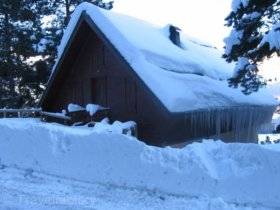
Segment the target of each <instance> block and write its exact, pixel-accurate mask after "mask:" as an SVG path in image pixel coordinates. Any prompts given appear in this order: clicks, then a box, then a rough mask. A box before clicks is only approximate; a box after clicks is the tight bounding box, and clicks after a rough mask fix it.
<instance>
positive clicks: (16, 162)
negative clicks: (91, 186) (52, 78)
mask: <svg viewBox="0 0 280 210" xmlns="http://www.w3.org/2000/svg"><path fill="white" fill-rule="evenodd" d="M0 132H1V136H0V149H1V150H0V158H1V163H0V165H1V164H4V165H8V166H11V167H18V168H22V169H32V170H34V171H38V172H42V173H47V174H53V175H58V176H63V177H69V178H73V179H76V180H82V181H87V182H91V183H106V184H110V185H113V186H121V187H128V188H132V189H135V188H137V189H147V190H152V191H160V192H165V193H168V194H172V195H182V196H198V197H211V198H217V197H221V198H222V199H223V200H225V201H227V202H231V203H237V204H251V205H260V204H261V205H262V206H264V207H268V208H269V207H271V208H273V207H280V195H279V189H280V182H279V177H280V151H277V150H271V149H268V148H266V147H262V146H260V145H255V144H225V143H222V142H221V141H204V142H203V143H194V144H191V145H188V146H186V147H185V148H183V149H175V148H156V147H151V146H147V145H145V144H144V143H142V142H140V141H138V140H137V139H135V138H132V137H129V136H125V135H121V134H117V133H112V132H104V131H102V132H98V130H95V129H94V128H86V127H65V126H62V125H56V124H45V123H41V122H38V121H35V120H31V119H16V120H14V119H2V120H0Z"/></svg>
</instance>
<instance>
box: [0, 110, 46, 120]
mask: <svg viewBox="0 0 280 210" xmlns="http://www.w3.org/2000/svg"><path fill="white" fill-rule="evenodd" d="M41 111H42V110H41V109H39V108H38V109H37V108H32V109H0V118H7V117H9V118H12V117H19V118H21V117H36V116H40V115H41Z"/></svg>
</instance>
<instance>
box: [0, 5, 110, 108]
mask: <svg viewBox="0 0 280 210" xmlns="http://www.w3.org/2000/svg"><path fill="white" fill-rule="evenodd" d="M81 2H83V1H82V0H40V1H36V0H13V1H7V0H0V108H3V107H10V108H17V107H22V106H34V105H36V103H37V102H38V99H39V98H40V96H41V94H42V92H43V90H44V89H45V85H46V83H47V80H48V77H49V74H50V69H51V67H52V65H53V64H54V60H55V57H56V48H57V45H58V44H59V41H60V39H61V37H62V34H63V29H64V28H65V27H66V24H67V23H68V21H69V18H70V14H71V13H72V11H73V10H74V8H75V7H76V6H77V5H78V4H79V3H81ZM88 2H92V3H94V4H96V5H98V6H100V7H103V8H105V9H111V8H112V5H113V3H112V2H108V3H104V2H103V1H102V0H96V1H88Z"/></svg>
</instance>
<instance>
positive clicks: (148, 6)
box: [113, 0, 280, 81]
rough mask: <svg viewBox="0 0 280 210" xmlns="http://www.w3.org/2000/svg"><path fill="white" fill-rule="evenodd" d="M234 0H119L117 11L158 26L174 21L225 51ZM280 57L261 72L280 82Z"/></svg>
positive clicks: (188, 32)
mask: <svg viewBox="0 0 280 210" xmlns="http://www.w3.org/2000/svg"><path fill="white" fill-rule="evenodd" d="M231 1H232V0H169V1H167V0H115V2H114V8H113V10H114V11H116V12H120V13H124V14H127V15H130V16H133V17H137V18H139V19H143V20H146V21H148V22H151V23H154V24H157V25H162V26H164V25H166V24H173V25H175V26H177V27H179V28H181V29H182V30H183V31H184V33H186V34H188V35H190V36H193V37H195V38H197V39H200V40H202V41H203V42H206V43H209V44H210V45H213V46H216V47H217V48H219V49H220V50H223V47H224V43H223V39H224V38H225V37H226V36H227V35H228V34H229V32H230V29H229V28H228V27H226V26H225V25H224V24H225V21H224V19H225V17H227V15H228V14H229V13H230V9H231ZM279 67H280V59H279V58H274V59H271V60H270V61H268V62H265V63H264V64H263V65H262V67H261V69H262V71H261V74H262V75H263V76H264V77H265V78H267V79H269V78H275V77H276V78H278V81H280V69H279Z"/></svg>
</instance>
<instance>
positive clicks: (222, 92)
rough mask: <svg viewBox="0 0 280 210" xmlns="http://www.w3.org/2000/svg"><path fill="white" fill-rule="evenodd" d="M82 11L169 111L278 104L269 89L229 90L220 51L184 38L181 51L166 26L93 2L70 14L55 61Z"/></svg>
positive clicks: (229, 69)
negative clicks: (247, 91)
mask: <svg viewBox="0 0 280 210" xmlns="http://www.w3.org/2000/svg"><path fill="white" fill-rule="evenodd" d="M82 12H86V13H87V15H88V16H89V17H90V18H91V19H92V20H93V21H94V23H95V24H96V25H97V26H98V27H99V29H100V30H101V31H102V32H103V33H104V35H105V36H106V37H107V38H108V39H109V40H110V42H111V43H112V44H113V45H114V46H115V47H116V49H117V50H118V51H119V52H120V53H121V55H122V56H123V57H124V58H125V60H126V61H127V62H128V63H129V65H130V66H131V67H132V68H133V69H134V71H135V72H136V73H137V74H138V75H139V77H140V78H141V79H142V80H143V81H144V82H145V84H146V85H147V86H148V87H149V88H150V89H151V91H152V92H153V93H154V94H155V95H156V96H157V97H158V98H159V99H160V101H161V102H162V103H163V104H164V105H165V106H166V108H167V109H168V110H169V111H171V112H185V111H192V110H197V109H208V108H217V107H228V106H240V105H244V104H248V105H274V104H275V101H274V99H273V97H272V96H271V95H270V94H269V93H268V92H267V91H266V90H265V89H262V90H261V91H260V92H258V93H253V94H251V95H250V96H245V95H244V94H243V93H241V91H240V90H239V89H232V88H229V87H228V84H227V82H226V79H227V78H229V77H230V76H231V75H232V72H233V65H231V64H228V63H226V62H225V61H224V59H222V58H221V55H222V54H221V52H219V51H218V50H217V49H216V48H214V47H211V46H208V45H206V44H204V43H201V42H200V41H197V40H195V39H193V38H190V37H188V36H187V35H184V34H183V33H181V43H182V48H180V47H178V46H176V45H174V44H173V43H172V42H171V41H170V39H169V30H168V26H166V27H159V26H155V25H152V24H150V23H147V22H145V21H142V20H139V19H136V18H133V17H129V16H126V15H123V14H118V13H115V12H112V11H107V10H104V9H100V8H98V7H96V6H94V5H92V4H90V3H82V4H80V5H79V6H78V7H77V8H76V10H75V11H74V13H73V14H72V17H71V20H70V22H69V25H68V26H67V28H66V31H65V33H64V36H63V39H62V41H61V44H60V46H59V48H58V59H57V62H58V60H59V59H60V58H61V55H62V53H63V51H64V49H65V46H66V44H67V42H68V40H69V39H70V36H71V34H72V32H73V31H74V28H75V26H76V24H77V22H78V20H79V17H80V16H81V14H82ZM54 69H56V65H55V67H54Z"/></svg>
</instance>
